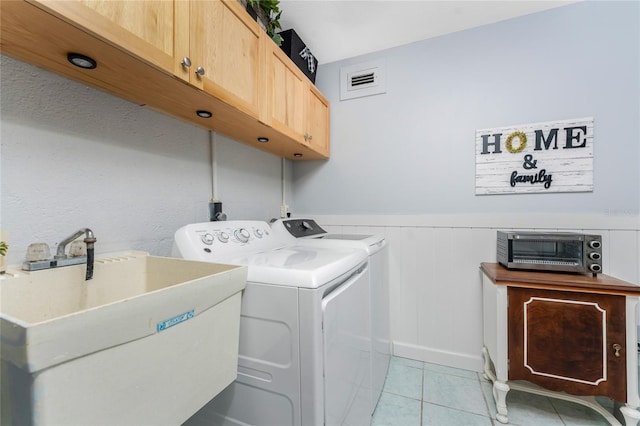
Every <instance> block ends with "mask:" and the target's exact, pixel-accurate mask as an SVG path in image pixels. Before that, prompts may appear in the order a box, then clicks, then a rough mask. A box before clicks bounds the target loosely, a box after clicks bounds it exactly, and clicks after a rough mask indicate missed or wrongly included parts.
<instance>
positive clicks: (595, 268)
mask: <svg viewBox="0 0 640 426" xmlns="http://www.w3.org/2000/svg"><path fill="white" fill-rule="evenodd" d="M589 269H591V272H600V271H602V266H600V265H598V264H597V263H593V264H591V265H589Z"/></svg>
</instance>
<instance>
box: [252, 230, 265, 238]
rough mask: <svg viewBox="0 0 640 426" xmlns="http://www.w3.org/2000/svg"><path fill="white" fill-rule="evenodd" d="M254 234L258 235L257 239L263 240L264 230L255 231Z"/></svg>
mask: <svg viewBox="0 0 640 426" xmlns="http://www.w3.org/2000/svg"><path fill="white" fill-rule="evenodd" d="M253 233H254V234H255V235H256V237H258V238H262V235H263V233H262V229H256V230H255V231H253Z"/></svg>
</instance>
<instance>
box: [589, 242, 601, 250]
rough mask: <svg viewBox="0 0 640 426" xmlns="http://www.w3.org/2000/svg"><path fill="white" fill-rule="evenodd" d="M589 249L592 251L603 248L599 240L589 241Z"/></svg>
mask: <svg viewBox="0 0 640 426" xmlns="http://www.w3.org/2000/svg"><path fill="white" fill-rule="evenodd" d="M589 247H591V248H592V249H599V248H600V247H602V243H601V242H600V241H598V240H593V241H589Z"/></svg>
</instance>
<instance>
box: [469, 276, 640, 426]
mask: <svg viewBox="0 0 640 426" xmlns="http://www.w3.org/2000/svg"><path fill="white" fill-rule="evenodd" d="M480 269H481V271H482V288H483V291H482V293H483V328H484V347H483V349H482V352H483V356H484V374H485V377H486V378H487V379H489V380H491V381H492V382H493V397H494V399H495V402H496V407H497V415H496V419H497V420H498V421H499V422H501V423H507V422H508V417H507V405H506V396H507V393H508V392H509V390H510V389H516V390H521V391H525V392H530V393H535V394H539V395H543V396H548V397H551V398H559V399H564V400H567V401H572V402H576V403H578V404H582V405H585V406H587V407H590V408H592V409H594V410H595V411H597V412H598V413H600V414H601V415H602V416H604V417H605V418H606V419H607V420H608V421H609V423H611V424H612V425H621V423H620V422H619V421H618V419H616V417H615V416H614V415H612V414H611V413H610V412H608V411H607V410H606V409H604V408H603V407H602V406H601V405H600V404H599V403H598V402H597V401H596V399H595V397H596V396H606V397H609V398H612V399H614V400H616V401H618V402H620V403H623V404H625V405H623V406H621V407H620V413H621V416H622V418H623V419H624V422H625V424H626V426H636V425H637V424H638V421H639V420H640V411H638V410H637V408H638V407H639V406H640V395H639V393H638V349H637V348H638V346H637V343H638V336H637V323H638V317H637V308H638V305H639V304H640V286H637V285H634V284H631V283H628V282H625V281H622V280H618V279H616V278H613V277H610V276H607V275H602V274H601V275H598V276H596V277H592V276H590V275H589V276H587V275H579V274H564V273H549V272H529V271H514V270H508V269H506V268H504V267H503V266H502V265H499V264H497V263H482V264H481V265H480Z"/></svg>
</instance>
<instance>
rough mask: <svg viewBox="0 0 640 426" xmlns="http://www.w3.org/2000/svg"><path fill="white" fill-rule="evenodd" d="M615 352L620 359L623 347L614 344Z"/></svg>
mask: <svg viewBox="0 0 640 426" xmlns="http://www.w3.org/2000/svg"><path fill="white" fill-rule="evenodd" d="M613 350H614V351H615V353H614V355H615V356H617V357H619V356H620V351H621V350H622V346H621V345H619V344H618V343H614V344H613Z"/></svg>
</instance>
